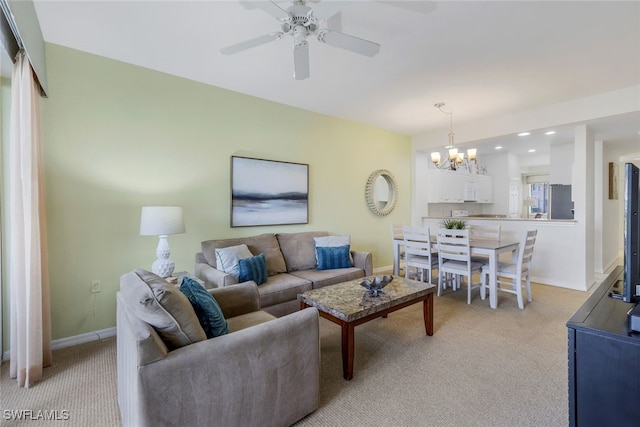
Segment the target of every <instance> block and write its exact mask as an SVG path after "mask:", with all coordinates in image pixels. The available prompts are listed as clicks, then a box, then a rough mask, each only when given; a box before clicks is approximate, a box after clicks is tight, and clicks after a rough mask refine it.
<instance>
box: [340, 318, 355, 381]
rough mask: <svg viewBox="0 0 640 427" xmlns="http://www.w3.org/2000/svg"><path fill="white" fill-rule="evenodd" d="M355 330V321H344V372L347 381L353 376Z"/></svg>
mask: <svg viewBox="0 0 640 427" xmlns="http://www.w3.org/2000/svg"><path fill="white" fill-rule="evenodd" d="M353 332H354V326H353V323H348V322H342V374H343V376H344V379H345V380H347V381H350V380H351V379H352V378H353V354H354V339H353V338H354V337H353Z"/></svg>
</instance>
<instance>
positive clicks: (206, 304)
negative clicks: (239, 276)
mask: <svg viewBox="0 0 640 427" xmlns="http://www.w3.org/2000/svg"><path fill="white" fill-rule="evenodd" d="M180 291H181V292H182V293H183V294H184V295H185V296H186V297H187V299H188V300H189V302H190V303H191V305H192V306H193V311H195V312H196V316H198V320H199V321H200V325H202V329H204V332H205V334H206V335H207V338H213V337H218V336H220V335H225V334H228V333H229V326H228V325H227V321H226V320H225V318H224V315H223V314H222V309H221V308H220V306H219V305H218V301H216V300H215V298H214V297H213V296H212V295H211V294H210V293H209V292H207V290H206V289H205V288H203V287H202V286H201V285H200V284H199V283H198V282H196V281H195V280H193V279H190V278H188V277H186V276H185V277H184V278H183V279H182V284H181V285H180Z"/></svg>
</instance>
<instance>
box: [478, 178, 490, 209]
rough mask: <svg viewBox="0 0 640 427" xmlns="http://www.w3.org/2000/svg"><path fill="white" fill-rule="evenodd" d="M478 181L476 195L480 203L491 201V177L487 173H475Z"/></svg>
mask: <svg viewBox="0 0 640 427" xmlns="http://www.w3.org/2000/svg"><path fill="white" fill-rule="evenodd" d="M475 177H476V179H477V182H478V189H479V192H478V195H477V196H478V197H477V200H478V202H480V203H493V177H492V176H489V175H475Z"/></svg>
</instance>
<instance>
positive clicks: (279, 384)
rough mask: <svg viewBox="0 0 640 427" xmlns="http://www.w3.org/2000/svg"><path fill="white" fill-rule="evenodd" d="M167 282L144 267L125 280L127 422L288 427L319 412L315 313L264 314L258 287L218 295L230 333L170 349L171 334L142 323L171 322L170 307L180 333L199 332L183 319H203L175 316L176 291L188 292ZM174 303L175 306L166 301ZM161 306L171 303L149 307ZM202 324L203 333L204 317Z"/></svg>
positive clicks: (122, 372) (122, 326) (121, 346)
mask: <svg viewBox="0 0 640 427" xmlns="http://www.w3.org/2000/svg"><path fill="white" fill-rule="evenodd" d="M162 280H163V279H160V278H158V277H157V276H155V277H154V275H153V274H152V273H148V272H145V271H144V270H136V271H134V272H130V273H128V274H125V275H124V276H122V278H121V283H120V292H118V293H117V296H116V298H117V376H118V405H119V407H120V413H121V417H122V425H123V426H125V427H127V426H135V427H142V426H288V425H291V424H293V423H295V422H296V421H298V420H299V419H301V418H303V417H304V416H306V415H307V414H309V413H311V412H313V411H314V410H315V409H317V407H318V401H319V376H320V335H319V318H318V311H317V310H316V309H315V308H313V309H311V308H309V309H305V310H301V311H298V312H296V313H293V314H290V315H288V316H284V317H281V318H275V317H274V316H272V315H270V314H268V313H266V312H264V311H261V310H260V297H259V295H258V290H257V287H256V284H255V283H254V282H245V283H241V284H238V285H237V286H230V287H225V288H220V289H211V290H210V291H209V292H210V293H211V294H212V295H213V296H214V298H215V299H216V300H217V302H218V304H219V306H220V307H221V309H222V311H223V314H224V317H225V318H226V321H227V324H228V328H229V333H228V334H226V335H221V336H217V337H215V338H210V339H206V336H205V337H204V339H203V338H202V337H201V338H199V341H197V340H196V341H197V342H193V343H185V342H182V343H181V344H180V345H182V346H181V347H179V348H176V349H173V350H171V347H172V346H171V341H166V334H167V330H168V329H167V328H160V329H156V328H154V327H152V326H151V325H150V324H149V323H147V322H146V321H144V320H141V317H142V318H146V317H145V316H148V315H152V316H157V315H158V314H160V315H161V316H164V318H167V316H166V313H167V311H168V310H169V313H170V316H168V318H170V319H171V320H172V321H177V322H178V324H179V325H180V328H178V329H179V330H178V331H177V333H179V334H183V333H184V332H188V333H189V334H190V335H191V336H193V330H194V329H193V326H194V325H193V324H191V325H189V324H187V323H186V320H185V317H184V316H182V315H183V314H185V313H186V314H189V315H192V316H195V314H194V313H187V311H188V310H182V311H180V312H178V311H177V310H176V307H182V308H184V306H180V305H177V304H175V301H176V300H178V299H180V298H185V297H184V296H183V295H176V294H173V295H172V294H171V293H172V292H177V293H180V291H179V290H178V289H177V288H176V287H174V286H173V285H169V286H168V287H167V283H166V282H165V283H164V284H163V283H159V282H158V281H162ZM177 297H179V298H177ZM172 299H173V301H174V303H170V304H165V303H163V302H162V301H163V300H164V301H167V300H172ZM153 300H155V301H158V304H164V305H163V306H162V308H160V307H161V306H160V305H155V306H153V307H149V305H153ZM149 301H151V303H150V302H149ZM185 301H186V306H187V307H189V308H191V306H190V303H189V301H188V300H185ZM150 308H151V309H150ZM171 310H173V312H171ZM141 312H142V314H141ZM159 312H161V313H159ZM176 319H177V320H176ZM195 323H196V325H195V326H196V327H198V328H199V327H200V325H199V323H198V319H197V317H196V318H195ZM156 327H158V326H157V322H156ZM190 328H191V332H189V329H190ZM174 332H176V329H174ZM196 332H197V331H196ZM200 333H202V334H204V332H202V330H200ZM196 335H197V334H196ZM161 336H162V337H164V339H163V338H161Z"/></svg>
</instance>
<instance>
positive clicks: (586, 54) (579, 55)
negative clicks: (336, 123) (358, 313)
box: [34, 0, 640, 146]
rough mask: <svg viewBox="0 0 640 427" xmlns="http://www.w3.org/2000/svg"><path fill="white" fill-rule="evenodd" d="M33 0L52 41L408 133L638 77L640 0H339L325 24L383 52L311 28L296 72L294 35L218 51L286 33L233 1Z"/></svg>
mask: <svg viewBox="0 0 640 427" xmlns="http://www.w3.org/2000/svg"><path fill="white" fill-rule="evenodd" d="M323 1H332V0H323ZM34 3H35V9H36V12H37V14H38V18H39V20H40V25H41V28H42V33H43V36H44V39H45V41H47V42H51V43H56V44H60V45H63V46H68V47H71V48H74V49H79V50H82V51H86V52H90V53H94V54H97V55H101V56H105V57H108V58H113V59H117V60H120V61H125V62H128V63H131V64H136V65H139V66H142V67H147V68H150V69H154V70H159V71H163V72H166V73H169V74H173V75H176V76H181V77H184V78H188V79H192V80H196V81H200V82H203V83H206V84H210V85H214V86H218V87H222V88H227V89H230V90H233V91H237V92H241V93H245V94H248V95H252V96H257V97H260V98H265V99H269V100H273V101H276V102H279V103H283V104H287V105H291V106H295V107H299V108H303V109H306V110H310V111H314V112H318V113H323V114H328V115H331V116H335V117H340V118H344V119H348V120H353V121H356V122H361V123H365V124H369V125H372V126H376V127H378V128H382V129H388V130H390V131H394V132H399V133H402V134H406V135H415V134H419V133H421V132H424V131H427V130H429V129H433V128H439V127H443V126H444V127H446V126H447V125H448V117H447V116H446V115H444V114H442V113H441V112H440V111H438V110H437V109H436V108H434V106H433V105H434V104H435V103H436V102H440V101H442V102H445V103H446V108H447V109H450V110H453V111H454V118H455V122H456V123H462V122H466V121H473V120H479V119H482V118H484V117H494V116H497V115H502V114H507V113H512V112H517V111H525V110H529V109H534V108H537V107H540V106H544V105H548V104H553V103H558V102H563V101H567V100H571V99H576V98H581V97H585V96H590V95H594V94H598V93H603V92H607V91H611V90H616V89H622V88H627V87H631V86H636V85H640V2H638V1H623V2H614V1H603V2H592V1H544V2H542V1H528V2H527V1H503V2H497V1H470V2H461V1H447V2H441V1H438V2H431V1H420V2H405V1H396V2H392V1H387V2H375V1H349V2H342V4H343V5H344V8H343V11H342V12H341V14H340V15H339V16H338V18H339V19H335V20H332V21H331V22H330V25H332V26H333V25H339V26H340V24H341V30H342V31H343V32H345V33H348V34H351V35H354V36H357V37H360V38H364V39H368V40H372V41H375V42H378V43H380V44H381V49H380V53H379V54H378V55H377V56H375V57H373V58H369V57H365V56H360V55H357V54H354V53H351V52H348V51H344V50H342V49H338V48H334V47H331V46H328V45H325V44H322V43H319V42H318V41H317V40H315V38H310V39H309V50H310V63H311V77H310V78H309V79H307V80H302V81H298V80H294V79H293V77H292V74H293V56H292V47H293V40H292V39H291V38H290V37H285V38H283V39H282V40H279V41H275V42H272V43H269V44H266V45H262V46H259V47H256V48H253V49H250V50H247V51H244V52H241V53H238V54H236V55H232V56H225V55H222V54H220V51H219V50H220V48H222V47H225V46H228V45H232V44H235V43H238V42H241V41H244V40H247V39H251V38H254V37H258V36H261V35H264V34H268V33H270V32H273V31H279V24H278V22H277V21H276V20H275V19H274V18H273V17H271V16H270V15H268V14H266V13H265V12H263V11H262V10H260V9H253V10H248V9H246V8H244V7H243V6H242V5H241V4H240V3H239V2H237V1H177V0H174V1H149V0H139V1H100V2H98V1H86V0H85V1H67V2H59V1H53V0H35V1H34ZM277 3H278V4H279V5H280V6H281V7H284V8H286V7H287V6H289V5H291V3H290V2H277ZM315 3H317V1H315V2H310V3H309V4H310V5H311V6H312V7H313V5H314V4H315ZM333 28H335V27H333ZM639 110H640V100H639ZM622 122H623V123H622ZM622 122H620V120H618V122H617V123H616V124H615V125H614V126H613V127H612V129H611V130H616V129H617V130H618V133H620V129H622V128H624V129H625V131H624V132H623V135H616V138H618V139H619V141H620V142H621V143H625V144H632V145H633V144H639V143H640V139H639V136H638V131H639V130H640V116H638V115H637V114H636V115H629V117H626V119H625V120H623V121H622ZM601 125H602V126H603V128H604V127H607V124H606V123H601ZM609 127H611V126H609ZM557 138H558V137H556V139H557ZM632 145H631V146H632Z"/></svg>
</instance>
